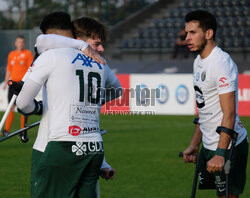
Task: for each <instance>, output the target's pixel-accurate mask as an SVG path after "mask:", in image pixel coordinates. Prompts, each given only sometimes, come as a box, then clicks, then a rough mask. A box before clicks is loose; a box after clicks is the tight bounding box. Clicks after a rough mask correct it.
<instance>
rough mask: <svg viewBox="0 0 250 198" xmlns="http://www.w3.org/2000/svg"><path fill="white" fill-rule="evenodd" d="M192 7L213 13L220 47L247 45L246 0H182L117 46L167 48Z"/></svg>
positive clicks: (249, 31)
mask: <svg viewBox="0 0 250 198" xmlns="http://www.w3.org/2000/svg"><path fill="white" fill-rule="evenodd" d="M194 9H204V10H208V11H210V12H212V13H213V14H214V15H215V16H216V17H217V20H218V32H217V37H218V38H220V39H219V40H218V44H219V45H220V46H221V47H223V48H225V49H226V50H228V49H229V48H230V50H242V49H244V48H246V49H247V50H249V49H250V45H249V39H248V38H249V37H250V5H249V0H233V1H231V0H223V1H222V0H206V1H205V0H196V1H188V0H185V1H184V2H183V3H181V4H180V5H179V6H178V7H176V8H171V9H169V10H168V11H167V12H166V13H165V14H164V16H162V17H161V18H158V19H155V20H154V21H153V22H152V23H151V24H150V26H149V27H146V28H144V29H139V30H138V32H137V33H136V35H134V37H133V38H132V39H130V38H129V39H126V40H125V41H124V42H123V44H122V45H121V46H120V48H121V49H130V48H137V49H140V48H166V49H170V50H171V49H172V48H173V44H174V42H175V40H176V35H177V32H178V30H179V29H180V28H182V27H184V20H183V17H184V16H185V14H186V13H187V12H189V11H191V10H194ZM239 37H241V38H239ZM154 41H155V42H154ZM143 43H144V44H143Z"/></svg>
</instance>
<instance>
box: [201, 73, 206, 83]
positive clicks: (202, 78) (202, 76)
mask: <svg viewBox="0 0 250 198" xmlns="http://www.w3.org/2000/svg"><path fill="white" fill-rule="evenodd" d="M205 79H206V72H205V71H204V72H202V74H201V80H202V81H204V80H205Z"/></svg>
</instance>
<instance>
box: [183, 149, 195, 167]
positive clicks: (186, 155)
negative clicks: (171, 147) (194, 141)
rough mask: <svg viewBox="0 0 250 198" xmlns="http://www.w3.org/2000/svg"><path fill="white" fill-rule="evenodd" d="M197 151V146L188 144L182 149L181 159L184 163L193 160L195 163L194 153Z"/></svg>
mask: <svg viewBox="0 0 250 198" xmlns="http://www.w3.org/2000/svg"><path fill="white" fill-rule="evenodd" d="M198 151H199V147H195V146H192V145H190V146H189V147H187V148H186V149H185V150H184V151H183V159H184V162H185V163H188V162H193V163H196V154H197V153H198Z"/></svg>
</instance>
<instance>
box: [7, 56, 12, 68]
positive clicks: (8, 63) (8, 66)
mask: <svg viewBox="0 0 250 198" xmlns="http://www.w3.org/2000/svg"><path fill="white" fill-rule="evenodd" d="M11 57H12V53H9V55H8V60H7V68H6V70H7V71H8V72H10V71H11V70H12V66H11Z"/></svg>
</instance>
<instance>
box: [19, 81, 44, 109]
mask: <svg viewBox="0 0 250 198" xmlns="http://www.w3.org/2000/svg"><path fill="white" fill-rule="evenodd" d="M41 87H42V85H40V84H38V83H36V82H35V81H33V80H32V79H27V81H25V83H24V85H23V87H22V90H21V92H20V93H19V95H18V97H17V100H16V105H17V108H18V109H19V110H21V111H22V113H24V114H32V113H33V114H36V113H37V112H38V111H39V110H40V108H41V107H38V106H37V102H35V101H34V99H35V97H36V96H37V94H38V93H39V91H40V89H41ZM37 108H38V109H37Z"/></svg>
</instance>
